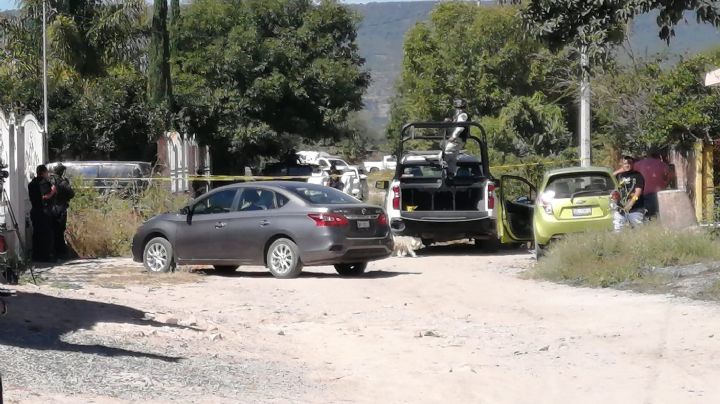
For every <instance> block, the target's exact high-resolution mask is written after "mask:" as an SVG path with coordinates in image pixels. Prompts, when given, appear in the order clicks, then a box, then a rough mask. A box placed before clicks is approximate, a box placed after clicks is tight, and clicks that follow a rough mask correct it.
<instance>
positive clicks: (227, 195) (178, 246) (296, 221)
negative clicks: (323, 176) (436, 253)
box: [132, 181, 393, 278]
mask: <svg viewBox="0 0 720 404" xmlns="http://www.w3.org/2000/svg"><path fill="white" fill-rule="evenodd" d="M392 251H393V238H392V234H391V232H390V227H389V225H388V220H387V216H386V214H385V212H384V211H383V209H382V208H380V207H378V206H372V205H367V204H364V203H362V202H360V201H358V200H357V199H355V198H352V197H350V196H349V195H346V194H344V193H343V192H340V191H338V190H336V189H333V188H328V187H324V186H321V185H315V184H308V183H303V182H292V181H277V182H275V181H264V182H253V183H245V184H234V185H228V186H225V187H221V188H217V189H215V190H213V191H211V192H210V193H208V194H206V195H203V196H202V197H200V198H198V199H196V200H194V201H193V202H191V203H190V204H189V205H188V206H186V207H185V208H183V209H182V210H180V211H179V212H177V213H168V214H163V215H159V216H156V217H153V218H152V219H150V220H149V221H147V222H145V223H144V224H143V225H142V226H141V227H140V228H139V229H138V230H137V233H136V234H135V237H134V238H133V243H132V253H133V259H134V260H135V261H137V262H143V263H144V265H145V268H146V269H147V270H148V271H149V272H168V271H171V270H173V269H174V268H175V266H176V265H183V264H188V265H213V266H215V268H216V269H217V270H220V271H229V272H230V271H235V270H236V269H237V268H238V266H240V265H265V266H266V267H267V268H268V269H269V271H270V273H272V274H273V276H275V277H277V278H294V277H297V276H298V275H300V273H301V271H302V269H303V267H304V266H313V265H334V266H335V269H336V271H337V272H338V273H339V274H340V275H342V276H353V275H360V274H362V273H363V272H364V271H365V269H366V267H367V263H368V262H370V261H373V260H378V259H383V258H386V257H389V256H390V254H391V253H392Z"/></svg>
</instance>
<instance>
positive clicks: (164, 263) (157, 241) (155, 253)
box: [143, 237, 175, 274]
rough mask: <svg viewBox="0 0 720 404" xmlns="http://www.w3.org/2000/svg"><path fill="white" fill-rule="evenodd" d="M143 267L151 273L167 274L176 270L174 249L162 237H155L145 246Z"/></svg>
mask: <svg viewBox="0 0 720 404" xmlns="http://www.w3.org/2000/svg"><path fill="white" fill-rule="evenodd" d="M143 266H145V270H147V271H148V272H150V273H156V274H159V273H165V272H172V271H174V270H175V257H174V255H173V247H172V244H170V242H169V241H167V240H166V239H164V238H162V237H155V238H154V239H152V240H150V241H148V242H147V244H145V249H144V250H143Z"/></svg>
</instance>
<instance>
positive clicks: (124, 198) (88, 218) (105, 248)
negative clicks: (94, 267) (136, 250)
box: [65, 182, 188, 258]
mask: <svg viewBox="0 0 720 404" xmlns="http://www.w3.org/2000/svg"><path fill="white" fill-rule="evenodd" d="M187 200H188V198H187V197H186V196H184V195H180V196H176V195H173V194H171V193H170V191H169V190H168V189H167V184H162V183H153V184H151V185H150V186H149V187H148V188H147V189H146V190H145V191H143V192H137V193H136V192H130V193H129V194H124V193H108V194H100V193H99V192H97V191H96V190H94V189H92V188H88V187H83V186H82V185H81V183H80V182H77V183H76V184H75V198H74V199H73V200H72V201H71V202H70V210H69V212H68V226H67V232H66V233H65V237H66V239H67V240H68V243H69V244H70V246H71V247H72V249H73V250H74V251H75V252H76V253H77V254H78V256H79V257H81V258H99V257H120V256H128V255H130V245H131V242H132V237H133V235H134V234H135V231H136V230H137V228H138V227H139V226H140V225H141V224H142V223H143V222H144V221H145V220H147V219H149V218H150V217H152V216H154V215H157V214H160V213H164V212H169V211H174V210H177V209H179V208H181V207H182V206H183V205H184V204H185V203H186V202H187Z"/></svg>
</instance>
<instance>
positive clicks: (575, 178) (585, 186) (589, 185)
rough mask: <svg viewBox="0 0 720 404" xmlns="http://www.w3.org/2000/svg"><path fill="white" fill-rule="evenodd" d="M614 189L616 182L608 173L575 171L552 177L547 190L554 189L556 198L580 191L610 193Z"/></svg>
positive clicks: (583, 192) (585, 193)
mask: <svg viewBox="0 0 720 404" xmlns="http://www.w3.org/2000/svg"><path fill="white" fill-rule="evenodd" d="M614 189H615V183H614V182H613V180H612V178H610V175H609V174H607V173H575V174H562V175H556V176H554V177H552V178H550V180H549V181H548V184H547V186H546V187H545V192H547V191H554V192H555V198H570V197H572V196H573V194H575V193H578V192H581V193H582V194H584V195H591V194H593V193H598V194H602V193H608V194H609V193H610V192H612V191H613V190H614Z"/></svg>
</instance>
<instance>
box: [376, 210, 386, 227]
mask: <svg viewBox="0 0 720 404" xmlns="http://www.w3.org/2000/svg"><path fill="white" fill-rule="evenodd" d="M377 221H378V224H379V225H380V226H387V224H388V217H387V215H386V214H384V213H381V214H380V215H379V216H378V218H377Z"/></svg>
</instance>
